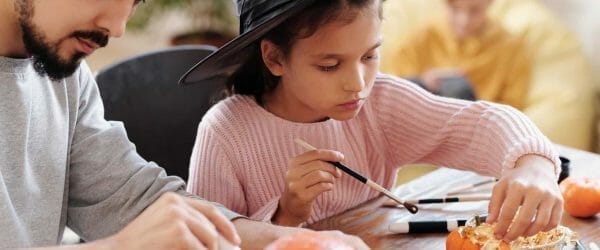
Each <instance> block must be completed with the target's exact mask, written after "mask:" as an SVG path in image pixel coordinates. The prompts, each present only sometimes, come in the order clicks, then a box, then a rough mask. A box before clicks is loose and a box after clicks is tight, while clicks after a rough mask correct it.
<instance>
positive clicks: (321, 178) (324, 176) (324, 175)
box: [300, 170, 335, 189]
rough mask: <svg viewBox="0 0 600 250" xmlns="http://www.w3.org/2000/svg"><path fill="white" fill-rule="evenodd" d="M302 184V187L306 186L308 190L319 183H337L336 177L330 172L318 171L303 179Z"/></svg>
mask: <svg viewBox="0 0 600 250" xmlns="http://www.w3.org/2000/svg"><path fill="white" fill-rule="evenodd" d="M300 182H301V183H302V184H303V185H302V186H304V188H306V189H308V188H309V187H310V186H313V185H316V184H318V183H324V182H325V183H332V184H333V183H334V182H335V176H333V175H332V174H331V173H330V172H327V171H323V170H316V171H313V172H311V173H309V174H307V175H305V176H304V177H302V179H301V180H300Z"/></svg>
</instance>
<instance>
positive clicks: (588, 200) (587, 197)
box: [560, 177, 600, 218]
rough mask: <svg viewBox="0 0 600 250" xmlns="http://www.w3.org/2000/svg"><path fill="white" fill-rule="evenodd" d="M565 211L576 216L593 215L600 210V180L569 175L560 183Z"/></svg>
mask: <svg viewBox="0 0 600 250" xmlns="http://www.w3.org/2000/svg"><path fill="white" fill-rule="evenodd" d="M560 190H561V192H562V195H563V198H564V200H565V202H564V207H565V211H566V212H567V213H568V214H570V215H571V216H574V217H581V218H585V217H591V216H594V215H596V214H597V213H599V212H600V180H598V179H595V180H594V179H591V178H588V177H577V178H574V177H568V178H566V179H565V180H563V181H562V182H561V183H560Z"/></svg>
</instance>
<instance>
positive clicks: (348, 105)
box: [339, 99, 362, 110]
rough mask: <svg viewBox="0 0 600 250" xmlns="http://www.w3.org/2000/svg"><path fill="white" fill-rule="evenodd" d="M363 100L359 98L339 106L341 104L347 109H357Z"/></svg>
mask: <svg viewBox="0 0 600 250" xmlns="http://www.w3.org/2000/svg"><path fill="white" fill-rule="evenodd" d="M361 101H362V99H357V100H354V101H350V102H346V103H342V104H340V105H339V106H341V107H342V108H344V109H346V110H355V109H358V108H359V107H360V104H361Z"/></svg>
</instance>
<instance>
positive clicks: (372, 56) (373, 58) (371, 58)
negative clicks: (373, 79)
mask: <svg viewBox="0 0 600 250" xmlns="http://www.w3.org/2000/svg"><path fill="white" fill-rule="evenodd" d="M377 58H379V56H378V55H377V54H373V55H369V56H364V57H363V60H364V61H370V60H375V59H377Z"/></svg>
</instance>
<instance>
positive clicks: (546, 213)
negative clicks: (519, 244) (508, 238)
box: [524, 199, 554, 236]
mask: <svg viewBox="0 0 600 250" xmlns="http://www.w3.org/2000/svg"><path fill="white" fill-rule="evenodd" d="M553 208H554V201H553V200H552V199H544V200H543V201H542V202H541V203H540V206H539V207H538V210H537V214H536V215H535V221H534V222H533V223H532V224H531V225H530V226H529V228H528V229H527V230H526V231H525V234H524V236H531V235H534V234H536V233H538V232H539V231H542V230H543V229H545V228H546V227H547V226H548V222H549V221H550V217H551V216H552V209H553Z"/></svg>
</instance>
